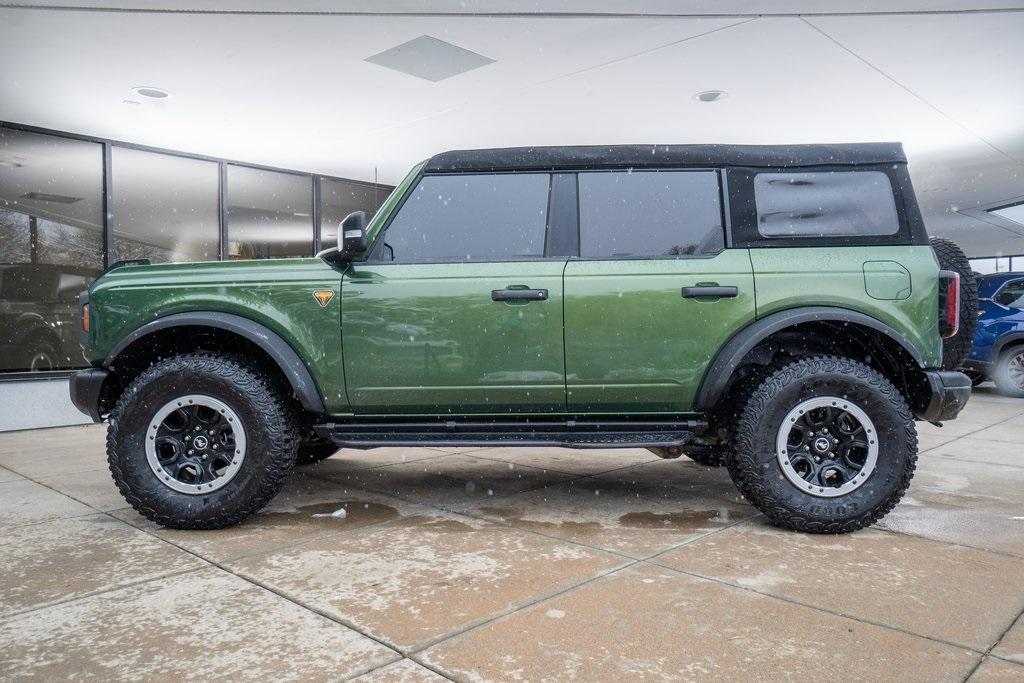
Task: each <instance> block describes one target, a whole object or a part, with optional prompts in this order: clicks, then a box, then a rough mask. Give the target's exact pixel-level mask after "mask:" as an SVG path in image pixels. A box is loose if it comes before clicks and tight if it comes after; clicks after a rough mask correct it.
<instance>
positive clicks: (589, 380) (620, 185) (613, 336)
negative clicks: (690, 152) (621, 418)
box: [565, 170, 754, 413]
mask: <svg viewBox="0 0 1024 683" xmlns="http://www.w3.org/2000/svg"><path fill="white" fill-rule="evenodd" d="M577 178H578V188H577V191H578V205H579V216H578V220H579V257H578V258H576V259H573V260H571V261H570V262H569V263H568V265H567V266H566V269H565V326H566V334H565V338H566V347H565V358H566V361H565V362H566V384H567V394H568V406H569V409H570V410H571V411H575V412H595V411H596V412H609V413H629V412H633V413H637V412H687V411H690V410H692V408H693V402H694V398H695V397H696V394H697V391H698V389H699V387H700V383H701V381H702V379H703V377H704V373H705V371H706V369H707V367H708V365H709V363H710V361H711V359H712V358H713V357H714V354H715V352H717V350H718V349H719V348H720V347H721V345H722V344H724V343H725V342H726V340H728V339H729V337H730V336H732V335H733V334H734V333H735V332H737V331H738V330H739V329H740V328H742V327H743V326H744V325H745V324H747V323H748V322H750V321H752V320H753V318H754V280H753V275H752V272H751V265H750V257H749V254H748V252H747V250H745V249H726V248H725V230H724V223H723V212H722V200H721V193H720V189H719V173H718V172H717V171H714V170H692V171H691V170H680V171H592V172H581V173H579V174H578V176H577Z"/></svg>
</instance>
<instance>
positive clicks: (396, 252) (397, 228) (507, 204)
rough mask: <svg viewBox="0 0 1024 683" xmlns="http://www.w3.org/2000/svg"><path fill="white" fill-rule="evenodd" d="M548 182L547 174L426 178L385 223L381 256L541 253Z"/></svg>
mask: <svg viewBox="0 0 1024 683" xmlns="http://www.w3.org/2000/svg"><path fill="white" fill-rule="evenodd" d="M548 183H549V178H548V174H546V173H508V174H499V175H451V176H427V177H425V178H423V180H421V181H420V183H419V185H417V186H416V189H415V190H413V192H412V194H411V195H410V196H409V198H408V199H406V201H405V203H404V204H403V205H402V208H401V209H400V210H399V212H398V215H397V216H395V218H394V220H393V221H392V223H391V225H390V227H388V231H387V233H386V234H385V235H384V243H385V245H386V248H384V250H383V253H381V254H380V256H381V257H382V258H384V259H385V260H387V259H389V258H391V257H392V254H393V258H394V260H395V261H405V262H420V261H480V260H484V261H486V260H493V259H517V258H537V257H540V256H543V255H544V235H545V231H546V224H547V213H548ZM387 247H390V249H388V248H387Z"/></svg>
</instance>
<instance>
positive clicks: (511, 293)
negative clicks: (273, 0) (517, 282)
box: [491, 289, 548, 301]
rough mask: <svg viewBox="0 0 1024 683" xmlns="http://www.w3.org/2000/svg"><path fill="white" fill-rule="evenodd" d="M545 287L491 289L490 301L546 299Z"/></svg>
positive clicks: (546, 291)
mask: <svg viewBox="0 0 1024 683" xmlns="http://www.w3.org/2000/svg"><path fill="white" fill-rule="evenodd" d="M547 298H548V290H546V289H492V290H491V301H546V300H547Z"/></svg>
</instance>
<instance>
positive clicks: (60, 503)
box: [0, 479, 114, 529]
mask: <svg viewBox="0 0 1024 683" xmlns="http://www.w3.org/2000/svg"><path fill="white" fill-rule="evenodd" d="M110 485H111V486H113V485H114V483H113V482H111V483H110ZM93 512H96V510H94V509H93V508H91V507H89V506H87V505H83V504H82V503H79V502H78V501H75V500H72V499H70V498H68V497H67V496H65V495H63V494H61V493H57V492H56V491H53V490H51V489H48V488H46V487H45V486H41V485H39V484H37V483H35V482H34V481H29V480H27V479H22V480H20V481H9V482H7V483H5V484H0V529H5V528H11V527H17V526H22V525H24V524H35V523H37V522H46V521H48V520H51V519H60V518H62V517H80V516H82V515H88V514H90V513H93Z"/></svg>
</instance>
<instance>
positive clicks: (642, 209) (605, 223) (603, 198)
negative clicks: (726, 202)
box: [579, 171, 725, 259]
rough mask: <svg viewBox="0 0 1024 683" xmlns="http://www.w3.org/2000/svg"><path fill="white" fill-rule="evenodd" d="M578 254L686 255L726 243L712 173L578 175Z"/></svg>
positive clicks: (609, 255)
mask: <svg viewBox="0 0 1024 683" xmlns="http://www.w3.org/2000/svg"><path fill="white" fill-rule="evenodd" d="M579 201H580V256H581V257H583V258H598V259H600V258H632V257H652V256H665V257H673V256H689V255H694V254H709V253H715V252H718V251H720V250H721V249H722V248H723V247H724V246H725V243H724V239H725V238H724V234H723V231H722V209H721V205H720V201H719V194H718V174H717V173H715V172H714V171H612V172H592V173H580V174H579Z"/></svg>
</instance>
